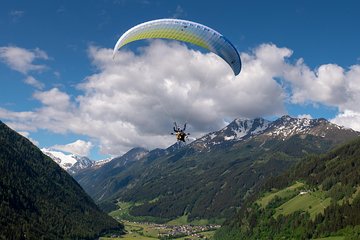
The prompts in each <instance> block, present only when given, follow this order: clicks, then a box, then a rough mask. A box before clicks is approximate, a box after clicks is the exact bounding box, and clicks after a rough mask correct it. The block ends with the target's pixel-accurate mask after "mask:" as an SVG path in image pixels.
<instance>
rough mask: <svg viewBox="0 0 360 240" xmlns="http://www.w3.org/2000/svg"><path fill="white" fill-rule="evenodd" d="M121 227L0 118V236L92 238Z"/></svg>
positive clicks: (6, 237)
mask: <svg viewBox="0 0 360 240" xmlns="http://www.w3.org/2000/svg"><path fill="white" fill-rule="evenodd" d="M110 230H114V231H115V230H116V231H117V232H118V233H121V232H122V230H123V226H122V225H121V224H119V223H118V222H116V221H115V220H114V219H112V218H111V217H109V216H108V215H106V214H105V213H103V212H101V211H100V210H99V209H98V207H97V206H96V205H95V203H94V202H93V200H92V199H91V198H90V197H89V196H88V195H87V194H86V193H85V192H84V191H83V189H82V188H81V187H80V185H79V184H78V183H77V182H76V181H75V180H74V179H73V178H72V177H71V176H70V175H69V174H68V173H66V172H65V170H63V169H61V168H60V167H59V166H58V165H57V164H56V163H55V162H54V161H53V160H51V159H50V158H49V157H47V156H45V155H44V154H43V153H42V152H41V151H40V149H38V148H37V147H36V146H34V145H33V144H32V143H31V142H30V141H29V140H27V139H26V138H24V137H22V136H21V135H19V134H18V133H16V132H15V131H13V130H11V129H10V128H8V127H7V126H6V125H5V124H4V123H2V122H1V121H0V239H6V240H8V239H94V238H95V237H96V236H99V234H100V233H104V232H107V231H110Z"/></svg>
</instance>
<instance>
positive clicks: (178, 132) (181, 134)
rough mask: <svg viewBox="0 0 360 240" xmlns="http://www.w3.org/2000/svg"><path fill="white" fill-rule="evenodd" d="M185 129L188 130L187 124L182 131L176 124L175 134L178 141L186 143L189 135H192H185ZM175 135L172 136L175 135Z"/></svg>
mask: <svg viewBox="0 0 360 240" xmlns="http://www.w3.org/2000/svg"><path fill="white" fill-rule="evenodd" d="M185 129H186V123H185V124H184V127H183V128H182V129H181V128H180V127H178V125H177V124H176V122H174V133H175V135H176V139H177V140H178V141H183V142H185V138H187V137H188V135H190V133H185ZM174 133H171V134H172V135H174Z"/></svg>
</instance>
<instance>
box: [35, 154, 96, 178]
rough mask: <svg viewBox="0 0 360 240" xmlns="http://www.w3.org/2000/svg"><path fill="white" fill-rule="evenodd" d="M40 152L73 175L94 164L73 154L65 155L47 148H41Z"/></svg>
mask: <svg viewBox="0 0 360 240" xmlns="http://www.w3.org/2000/svg"><path fill="white" fill-rule="evenodd" d="M41 151H42V152H43V153H44V154H45V155H47V156H49V157H50V158H51V159H53V160H54V161H55V162H56V163H57V164H58V165H59V166H60V167H62V168H63V169H65V170H66V171H67V172H69V173H75V172H77V171H79V170H81V169H84V168H88V167H91V166H92V165H93V164H94V161H92V160H90V159H89V158H87V157H83V156H77V155H75V154H66V153H63V152H60V151H54V150H51V149H48V148H42V149H41Z"/></svg>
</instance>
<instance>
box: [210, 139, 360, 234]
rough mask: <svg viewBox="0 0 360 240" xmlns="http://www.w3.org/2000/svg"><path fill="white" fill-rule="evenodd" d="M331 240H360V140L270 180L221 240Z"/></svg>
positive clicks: (248, 203)
mask: <svg viewBox="0 0 360 240" xmlns="http://www.w3.org/2000/svg"><path fill="white" fill-rule="evenodd" d="M261 193H262V194H261ZM326 236H343V239H360V138H358V139H356V140H354V141H352V142H350V143H348V144H346V145H343V146H341V147H338V148H337V149H335V150H333V151H331V152H329V153H328V154H325V155H319V156H312V157H308V158H307V159H306V160H304V161H301V162H300V164H299V165H297V166H296V167H295V168H293V169H291V170H289V171H288V172H287V173H285V174H283V175H281V176H279V177H276V178H272V179H271V180H270V181H267V183H266V184H265V185H263V187H262V188H260V189H258V193H257V194H256V195H253V196H252V197H250V198H249V199H248V201H247V203H246V207H243V208H242V209H241V210H240V212H239V214H238V215H237V216H236V217H235V218H233V219H232V220H230V221H228V222H227V223H226V225H225V226H223V227H222V229H221V230H219V231H218V232H217V234H216V238H215V239H217V240H218V239H316V238H320V237H326Z"/></svg>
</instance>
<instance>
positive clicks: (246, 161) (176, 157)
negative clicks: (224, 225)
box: [74, 116, 360, 221]
mask: <svg viewBox="0 0 360 240" xmlns="http://www.w3.org/2000/svg"><path fill="white" fill-rule="evenodd" d="M359 135H360V134H359V132H356V131H354V130H351V129H346V128H343V127H340V126H337V125H335V124H332V123H330V122H329V121H327V120H325V119H305V118H292V117H290V116H283V117H281V118H279V119H277V120H275V121H269V120H265V119H262V118H256V119H235V120H234V121H233V122H231V123H230V124H229V125H228V126H226V127H225V128H223V129H221V130H219V131H215V132H212V133H209V134H206V135H205V136H203V137H201V138H199V139H197V140H195V141H194V142H192V143H190V144H187V145H186V146H181V145H180V144H179V143H176V144H174V145H172V146H170V147H169V148H167V149H155V150H152V151H149V150H146V149H142V148H135V149H132V150H131V151H129V152H128V153H127V154H125V155H124V156H121V157H118V158H114V159H113V160H112V161H110V162H108V163H106V164H104V165H103V166H101V167H99V168H97V169H94V168H87V169H85V170H82V171H80V172H78V173H76V174H75V175H74V177H75V179H76V180H77V181H78V182H79V183H80V184H81V186H82V187H83V188H84V189H85V191H86V192H87V193H88V194H89V195H90V196H91V197H92V198H93V199H95V201H96V202H97V203H99V204H100V205H101V206H104V209H105V206H106V209H108V210H110V209H113V208H115V207H116V206H115V205H114V203H116V202H117V201H125V202H133V203H136V205H134V206H133V207H132V208H131V210H130V213H131V214H132V215H134V216H153V217H156V218H159V219H160V220H164V221H165V220H169V219H174V218H177V217H179V216H184V215H186V216H187V217H188V219H189V220H190V221H191V220H195V219H202V218H206V219H223V218H226V217H229V216H231V215H232V214H233V213H234V212H235V211H234V210H235V209H237V208H238V207H240V206H241V205H242V202H243V201H244V199H245V198H246V197H247V196H249V195H251V193H252V192H253V191H254V189H256V187H257V186H259V185H261V184H262V183H263V182H264V181H266V180H267V179H268V178H269V177H271V176H276V175H278V174H280V173H282V172H284V171H286V170H287V169H288V168H289V167H291V166H294V165H295V164H296V163H298V162H299V161H301V159H302V157H304V156H307V155H310V154H318V153H324V152H326V151H328V150H329V149H331V148H332V147H334V146H336V145H337V144H340V143H343V142H345V141H348V140H350V139H353V138H355V137H357V136H359Z"/></svg>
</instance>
